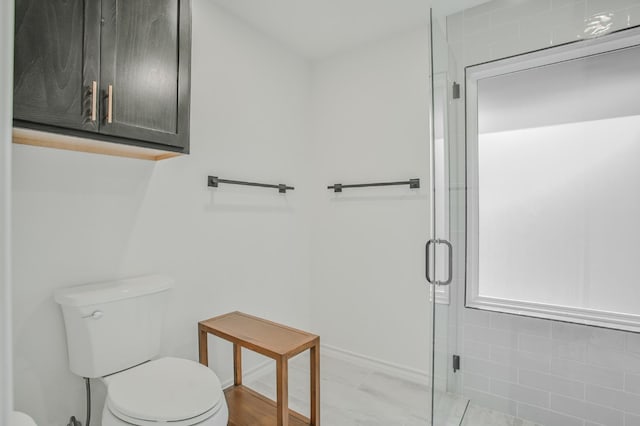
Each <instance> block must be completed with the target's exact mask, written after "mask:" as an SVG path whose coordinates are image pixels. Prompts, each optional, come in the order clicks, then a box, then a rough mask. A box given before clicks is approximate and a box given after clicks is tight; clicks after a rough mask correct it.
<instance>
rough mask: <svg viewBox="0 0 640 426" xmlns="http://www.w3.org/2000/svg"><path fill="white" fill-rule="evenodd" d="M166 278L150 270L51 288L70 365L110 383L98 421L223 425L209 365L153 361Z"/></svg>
mask: <svg viewBox="0 0 640 426" xmlns="http://www.w3.org/2000/svg"><path fill="white" fill-rule="evenodd" d="M171 284H172V282H171V280H170V279H168V278H167V277H163V276H157V275H154V276H145V277H139V278H131V279H126V280H119V281H111V282H104V283H98V284H88V285H82V286H78V287H71V288H65V289H61V290H59V291H57V292H56V293H55V300H56V302H58V303H59V304H60V305H61V306H62V313H63V315H64V323H65V328H66V330H67V347H68V349H69V365H70V367H71V371H73V372H74V373H75V374H77V375H79V376H81V377H88V378H101V380H102V381H103V382H104V383H105V384H106V386H107V400H106V402H105V405H104V410H103V412H102V426H130V425H137V426H151V425H154V426H157V425H158V424H171V425H172V426H194V425H198V426H226V425H227V420H228V417H229V412H228V409H227V402H226V400H225V397H224V393H223V392H222V386H221V385H220V380H218V377H217V376H216V374H215V373H214V372H213V371H211V370H210V369H209V368H208V367H205V366H203V365H201V364H198V363H197V362H194V361H190V360H186V359H179V358H159V359H154V358H155V357H156V356H157V355H158V352H159V350H160V340H161V330H162V323H163V317H164V313H165V306H166V301H167V295H168V292H169V290H170V289H171V287H172V285H171ZM194 330H195V325H194ZM194 333H195V331H194Z"/></svg>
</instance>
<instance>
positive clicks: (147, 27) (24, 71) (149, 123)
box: [14, 0, 191, 153]
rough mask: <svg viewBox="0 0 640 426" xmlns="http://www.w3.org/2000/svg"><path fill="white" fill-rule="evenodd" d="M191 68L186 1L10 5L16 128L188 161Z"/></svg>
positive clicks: (48, 0) (22, 0)
mask: <svg viewBox="0 0 640 426" xmlns="http://www.w3.org/2000/svg"><path fill="white" fill-rule="evenodd" d="M190 64H191V3H190V0H153V1H151V0H16V21H15V64H14V127H19V128H22V129H31V130H37V131H45V132H53V133H57V134H62V135H68V136H71V137H74V138H75V140H76V141H77V140H82V139H90V140H92V142H91V144H92V145H93V146H95V140H98V141H103V142H105V143H112V144H125V145H129V146H135V147H140V148H143V149H144V148H147V149H153V150H162V151H168V152H175V153H188V152H189V106H190ZM34 135H37V133H34ZM27 139H32V140H33V144H35V145H39V144H40V143H37V136H34V137H33V138H27ZM59 140H61V141H64V138H59ZM22 141H23V143H24V138H23V139H22ZM40 145H42V144H40ZM62 145H64V143H62ZM74 146H76V148H73V149H76V150H78V148H77V146H78V145H77V144H76V145H74ZM108 146H109V145H106V144H105V147H107V148H105V149H107V150H108ZM60 147H62V148H65V146H60ZM80 150H81V149H80Z"/></svg>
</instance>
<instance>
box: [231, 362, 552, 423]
mask: <svg viewBox="0 0 640 426" xmlns="http://www.w3.org/2000/svg"><path fill="white" fill-rule="evenodd" d="M320 365H321V369H320V376H321V384H320V386H321V399H320V402H321V410H320V418H321V425H322V426H425V425H427V424H428V418H429V417H430V413H429V407H430V398H431V394H430V391H429V388H428V387H427V385H426V384H418V383H414V382H411V381H407V380H403V379H400V378H397V377H393V376H391V375H389V374H387V373H385V372H381V371H374V370H371V369H366V368H363V367H361V366H359V365H356V364H352V363H350V362H347V361H344V360H341V359H336V358H333V357H329V356H326V355H322V356H321V362H320ZM308 366H309V361H308V357H306V356H305V355H304V354H303V355H300V356H298V357H296V358H294V359H292V360H291V362H290V365H289V407H290V408H291V409H292V410H294V411H296V412H298V413H300V414H302V415H303V416H308V415H309V370H308V368H309V367H308ZM245 385H246V386H247V387H251V388H252V389H254V390H255V391H257V392H259V393H260V394H262V395H265V396H266V397H268V398H272V399H273V398H275V392H276V390H275V370H274V371H270V372H268V373H266V374H264V375H262V376H260V377H257V378H255V379H251V380H248V381H247V380H245ZM435 405H436V417H435V419H434V420H435V422H434V423H435V425H436V426H541V425H537V424H535V423H531V422H527V421H523V420H519V419H516V418H514V417H511V416H509V415H506V414H503V413H499V412H496V411H492V410H489V409H486V408H482V407H479V406H477V405H475V404H474V403H473V402H471V403H469V401H468V400H467V399H466V398H462V397H460V396H457V395H452V394H448V393H438V394H437V395H436V398H435ZM463 416H464V418H463ZM254 424H255V425H261V423H251V425H252V426H253V425H254ZM292 424H293V425H296V424H297V423H292ZM247 425H248V424H247ZM247 425H241V424H237V425H236V424H234V425H233V426H247Z"/></svg>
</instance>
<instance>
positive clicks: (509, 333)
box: [460, 309, 640, 426]
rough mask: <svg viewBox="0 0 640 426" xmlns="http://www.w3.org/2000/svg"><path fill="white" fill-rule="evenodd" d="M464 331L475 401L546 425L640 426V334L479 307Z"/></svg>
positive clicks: (465, 375)
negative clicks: (502, 312)
mask: <svg viewBox="0 0 640 426" xmlns="http://www.w3.org/2000/svg"><path fill="white" fill-rule="evenodd" d="M461 333H463V338H462V341H463V345H462V348H461V353H462V369H461V371H460V373H461V374H462V386H463V390H462V393H463V394H464V395H465V396H466V397H468V398H470V399H472V401H473V402H474V403H476V404H478V405H481V406H484V407H487V408H490V409H493V410H498V411H502V412H504V413H507V414H510V415H514V416H517V417H519V418H522V419H524V420H529V421H532V422H537V423H540V424H543V425H546V426H567V425H573V424H575V425H580V426H588V425H607V426H632V425H638V426H640V371H639V370H640V350H639V349H640V347H639V343H640V335H637V334H633V333H627V332H621V331H616V330H607V329H602V328H595V327H588V326H582V325H577V324H568V323H562V322H554V321H548V320H544V319H536V318H526V317H518V316H514V315H508V314H500V313H494V312H487V311H480V310H473V309H465V311H464V324H463V325H461ZM590 354H591V355H590Z"/></svg>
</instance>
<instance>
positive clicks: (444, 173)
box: [425, 5, 468, 426]
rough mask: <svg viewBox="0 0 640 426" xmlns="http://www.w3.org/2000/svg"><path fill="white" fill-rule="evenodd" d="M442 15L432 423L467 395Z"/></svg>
mask: <svg viewBox="0 0 640 426" xmlns="http://www.w3.org/2000/svg"><path fill="white" fill-rule="evenodd" d="M445 24H446V22H445V18H444V16H441V15H439V14H438V8H437V5H434V9H432V11H431V26H430V27H431V32H430V34H431V70H430V71H431V72H430V84H431V95H432V96H431V108H430V111H431V126H430V127H431V128H430V132H431V135H430V157H431V158H430V160H431V161H430V168H431V176H430V178H431V197H430V199H431V218H430V221H431V224H430V225H431V226H430V228H431V236H430V240H429V242H428V243H427V246H426V260H425V262H426V271H425V273H426V279H427V281H428V282H429V285H430V288H431V292H430V295H431V300H430V303H431V308H432V309H431V312H432V313H433V322H432V324H433V330H432V339H433V353H432V374H431V389H432V393H431V396H432V424H433V425H437V426H454V425H455V426H457V425H460V424H463V421H464V420H463V417H464V414H465V411H466V409H467V404H468V400H467V399H466V398H463V397H462V396H461V395H460V394H459V392H458V390H459V388H460V383H459V382H460V377H459V376H460V374H459V373H458V370H459V369H460V367H461V363H462V360H460V357H459V356H458V327H457V324H458V316H459V315H461V306H462V295H463V294H462V289H463V288H464V253H465V252H464V247H465V232H464V231H465V229H464V227H465V209H464V206H465V204H464V203H465V193H464V190H465V183H464V182H465V176H464V172H465V164H464V148H463V144H461V143H460V138H458V137H456V136H457V131H456V129H457V126H458V123H457V121H456V117H457V114H456V109H457V108H459V107H460V105H459V104H460V100H459V99H460V90H461V87H460V86H459V85H458V83H456V77H455V70H456V62H455V58H454V57H453V55H452V52H451V50H450V49H449V46H448V44H447V37H446V32H445V30H444V29H445V28H446V26H445Z"/></svg>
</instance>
